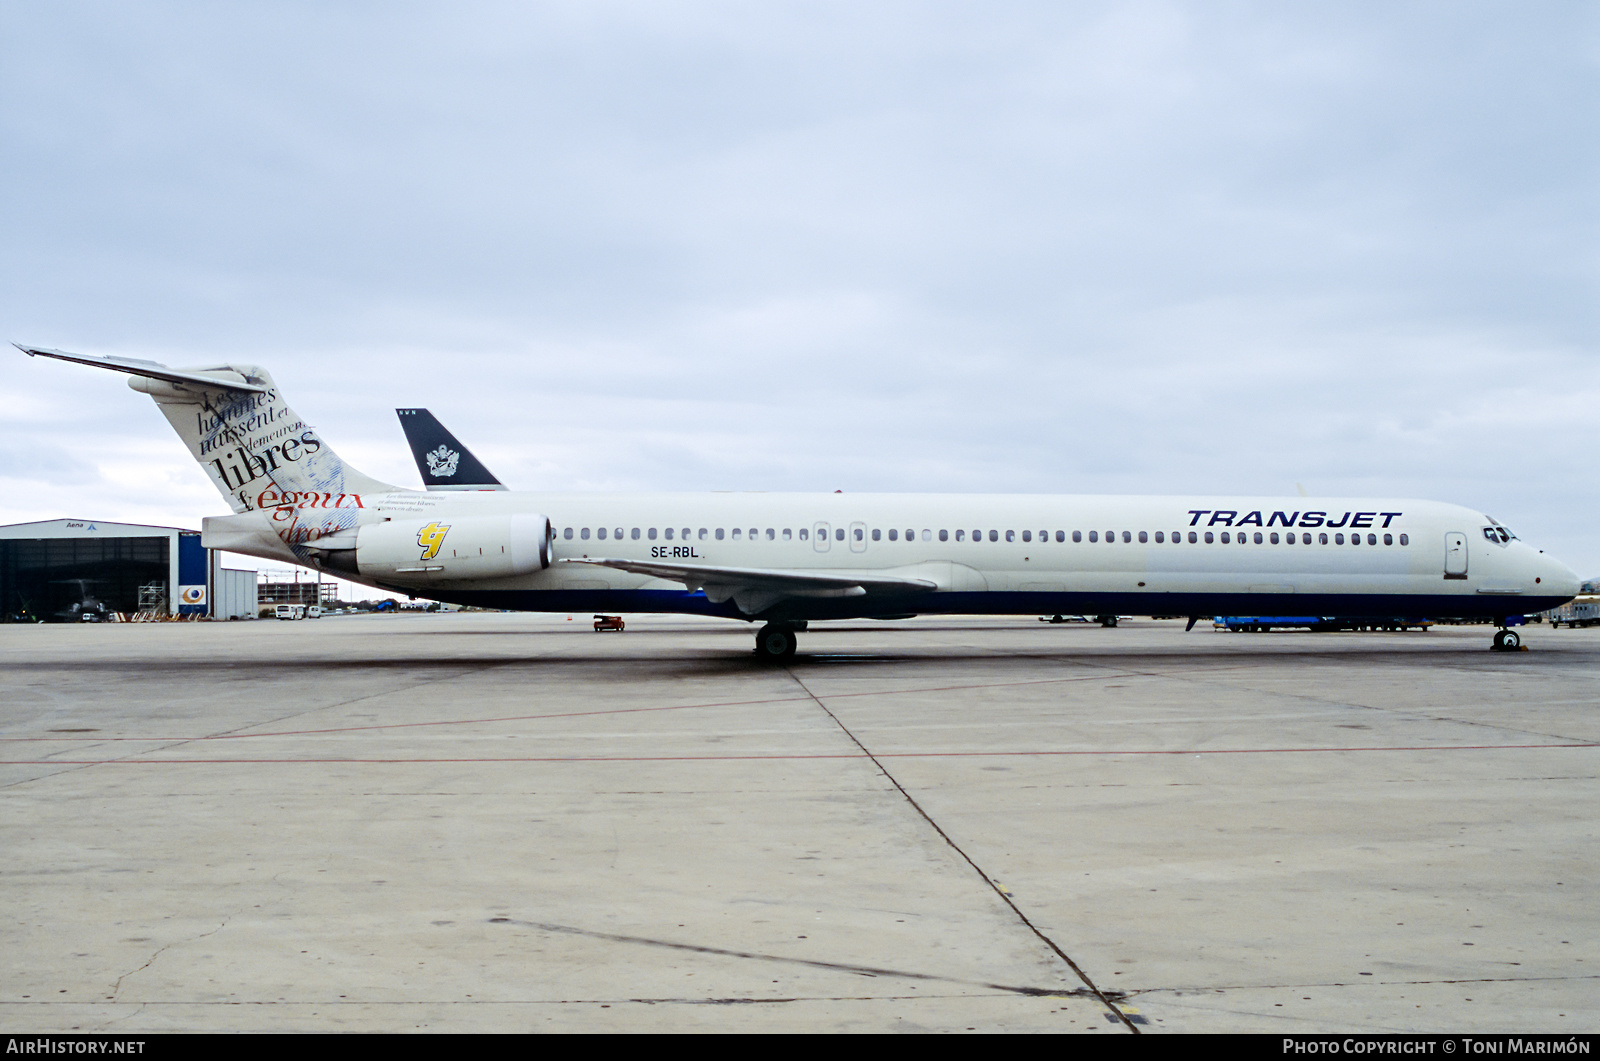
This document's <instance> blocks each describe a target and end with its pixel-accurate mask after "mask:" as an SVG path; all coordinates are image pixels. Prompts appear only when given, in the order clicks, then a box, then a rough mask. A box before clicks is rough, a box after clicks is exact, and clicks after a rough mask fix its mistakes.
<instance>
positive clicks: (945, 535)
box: [939, 528, 950, 542]
mask: <svg viewBox="0 0 1600 1061" xmlns="http://www.w3.org/2000/svg"><path fill="white" fill-rule="evenodd" d="M939 540H940V541H942V542H947V541H949V540H950V532H949V531H947V530H944V529H942V528H941V529H940V531H939Z"/></svg>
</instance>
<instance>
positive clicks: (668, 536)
mask: <svg viewBox="0 0 1600 1061" xmlns="http://www.w3.org/2000/svg"><path fill="white" fill-rule="evenodd" d="M661 534H662V536H663V537H665V538H666V539H667V541H669V542H670V541H671V540H672V528H671V527H668V528H667V529H666V530H664V531H662V532H661Z"/></svg>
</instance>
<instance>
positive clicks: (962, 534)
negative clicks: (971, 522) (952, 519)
mask: <svg viewBox="0 0 1600 1061" xmlns="http://www.w3.org/2000/svg"><path fill="white" fill-rule="evenodd" d="M966 540H967V532H966V531H964V530H959V529H958V530H957V531H956V541H958V542H964V541H966Z"/></svg>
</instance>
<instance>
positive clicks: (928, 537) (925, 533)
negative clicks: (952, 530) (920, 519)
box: [922, 527, 933, 542]
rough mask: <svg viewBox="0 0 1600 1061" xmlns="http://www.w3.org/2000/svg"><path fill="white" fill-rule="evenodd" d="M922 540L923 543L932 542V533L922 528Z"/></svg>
mask: <svg viewBox="0 0 1600 1061" xmlns="http://www.w3.org/2000/svg"><path fill="white" fill-rule="evenodd" d="M922 540H923V541H925V542H931V541H933V531H931V530H929V529H928V528H926V527H924V528H922Z"/></svg>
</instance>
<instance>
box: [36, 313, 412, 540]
mask: <svg viewBox="0 0 1600 1061" xmlns="http://www.w3.org/2000/svg"><path fill="white" fill-rule="evenodd" d="M14 345H16V347H17V349H19V350H21V351H22V352H23V353H25V354H28V355H29V356H34V357H51V358H55V359H57V360H60V361H71V362H74V363H76V364H79V365H91V366H93V367H95V368H107V369H111V370H112V371H114V372H123V373H126V374H127V375H129V376H131V377H132V378H131V379H129V380H128V386H130V387H132V388H133V389H134V390H136V391H142V392H143V393H145V394H148V395H150V396H151V397H152V398H154V399H155V402H156V406H157V407H158V408H160V410H161V412H162V413H163V414H164V415H165V416H166V418H167V420H168V422H170V423H171V424H172V427H173V430H175V431H177V433H178V437H179V438H181V439H183V442H184V445H186V446H188V447H189V453H190V455H191V456H193V457H194V459H195V460H196V461H197V462H198V463H199V464H200V466H201V467H202V468H204V469H205V470H206V474H207V475H209V476H210V477H211V481H212V482H213V483H214V484H216V487H217V490H218V491H220V492H221V494H222V496H223V497H226V498H227V499H228V504H229V505H231V506H232V507H233V511H234V512H235V513H236V514H238V515H236V516H235V517H232V519H231V520H229V519H227V518H225V519H224V520H223V521H212V520H208V521H207V524H208V528H207V529H208V532H209V530H210V527H209V524H211V523H212V522H232V521H237V523H238V526H239V527H240V528H241V532H243V529H244V528H245V527H247V526H248V527H250V528H252V530H251V531H250V536H251V537H257V538H259V537H260V535H259V533H257V531H259V530H267V529H270V530H271V532H272V536H273V537H275V538H276V539H277V543H281V545H280V544H277V543H273V544H274V546H275V547H274V549H273V551H274V552H279V553H280V554H281V550H282V548H283V546H287V547H288V548H289V550H290V551H291V552H292V553H293V554H294V558H295V559H296V560H297V561H299V562H306V560H307V559H308V551H307V550H306V549H305V548H303V546H304V545H306V543H308V542H312V541H316V540H317V539H320V538H325V537H329V536H332V535H334V534H337V533H338V532H340V531H342V530H349V529H351V528H354V527H355V526H356V525H357V523H358V522H359V516H360V513H361V511H362V510H363V509H365V508H367V507H368V503H367V501H366V500H365V499H366V498H368V497H370V496H373V495H379V494H387V493H393V492H396V488H395V487H393V486H390V485H389V484H388V483H382V482H379V481H378V480H376V479H373V478H370V477H369V476H366V475H363V474H362V473H361V472H359V471H357V470H356V469H354V468H352V467H351V466H350V465H348V464H346V463H345V462H344V461H342V460H340V459H339V455H338V454H336V453H335V452H334V451H333V449H332V447H330V446H329V445H328V444H327V443H326V442H324V441H323V440H322V439H321V438H320V437H318V435H317V432H316V430H315V429H314V428H312V427H311V425H309V424H307V423H306V422H305V421H304V420H302V419H301V418H300V417H299V416H298V415H297V414H296V413H295V412H294V410H293V409H290V408H289V406H288V405H287V404H286V403H285V402H284V400H283V397H282V395H281V394H279V392H278V387H277V385H276V384H275V383H273V382H272V377H271V376H270V375H268V374H267V372H266V370H265V369H262V368H259V367H257V366H255V365H234V364H226V365H207V366H204V367H200V368H180V369H174V368H168V367H167V366H166V365H163V364H160V363H158V362H155V361H144V360H140V359H137V358H131V357H111V356H99V357H95V356H88V355H84V354H70V353H66V352H65V351H61V350H49V349H44V348H41V347H33V346H23V345H22V344H20V343H17V344H14ZM258 512H259V513H261V516H260V517H250V518H247V517H248V514H251V513H258ZM263 519H264V520H265V525H261V526H258V525H260V524H262V521H263ZM207 544H208V545H209V544H211V543H210V542H207ZM219 547H221V548H235V549H237V551H239V552H247V553H252V554H255V555H261V553H262V550H261V549H260V548H245V547H242V544H241V545H225V544H219ZM311 551H312V552H315V551H316V550H315V549H313V550H311Z"/></svg>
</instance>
